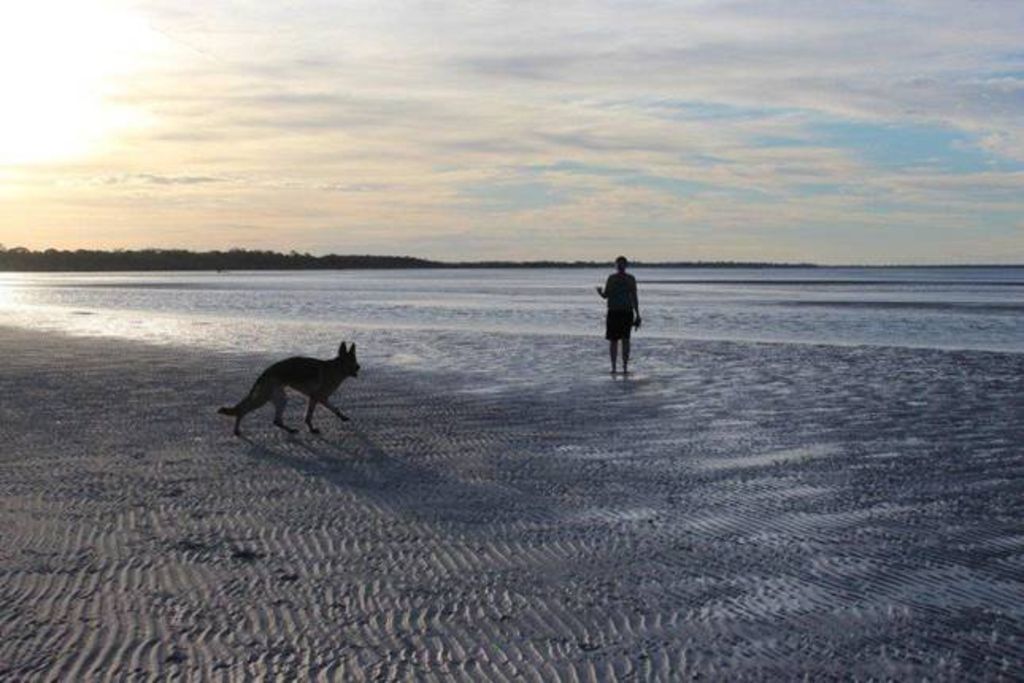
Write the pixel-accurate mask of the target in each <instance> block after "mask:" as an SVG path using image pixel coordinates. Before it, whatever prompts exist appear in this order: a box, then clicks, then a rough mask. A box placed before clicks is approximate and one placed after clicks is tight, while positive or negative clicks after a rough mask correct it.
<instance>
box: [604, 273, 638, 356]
mask: <svg viewBox="0 0 1024 683" xmlns="http://www.w3.org/2000/svg"><path fill="white" fill-rule="evenodd" d="M628 265H629V261H627V260H626V257H625V256H619V257H618V258H616V259H615V272H614V273H612V274H611V275H609V276H608V281H607V282H605V285H604V289H602V288H601V287H597V293H598V294H599V295H600V296H601V298H602V299H607V301H608V316H607V318H606V319H605V334H604V337H605V339H607V340H608V352H609V355H610V356H611V359H612V374H613V375H614V374H615V373H616V371H617V360H618V355H619V354H618V351H619V342H620V341H621V342H622V374H624V375H625V374H628V373H629V336H630V331H631V329H632V328H634V327H635V328H637V329H639V328H640V300H639V299H638V298H637V295H636V278H634V277H633V276H632V275H630V274H629V273H627V272H626V266H628Z"/></svg>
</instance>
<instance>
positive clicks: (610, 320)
mask: <svg viewBox="0 0 1024 683" xmlns="http://www.w3.org/2000/svg"><path fill="white" fill-rule="evenodd" d="M604 329H605V331H604V338H605V339H607V340H609V341H611V340H613V339H629V333H630V332H631V331H632V330H633V311H632V309H630V310H626V311H608V317H607V318H606V319H605V328H604Z"/></svg>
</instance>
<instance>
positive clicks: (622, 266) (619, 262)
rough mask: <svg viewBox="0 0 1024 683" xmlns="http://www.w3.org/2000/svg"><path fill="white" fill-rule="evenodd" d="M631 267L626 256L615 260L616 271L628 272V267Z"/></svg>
mask: <svg viewBox="0 0 1024 683" xmlns="http://www.w3.org/2000/svg"><path fill="white" fill-rule="evenodd" d="M628 265H629V261H627V260H626V257H625V256H619V257H618V258H617V259H615V269H616V270H617V271H619V272H620V273H625V272H626V266H628Z"/></svg>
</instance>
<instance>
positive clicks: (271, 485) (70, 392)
mask: <svg viewBox="0 0 1024 683" xmlns="http://www.w3.org/2000/svg"><path fill="white" fill-rule="evenodd" d="M536 343H537V342H534V344H536ZM564 343H565V344H568V345H573V344H587V343H594V344H600V341H599V340H598V341H594V342H591V341H588V340H568V341H565V342H564ZM658 344H660V345H661V346H660V347H657V346H656V345H654V344H651V345H649V346H648V349H647V351H648V352H649V353H652V354H654V353H671V354H676V356H678V358H679V359H680V361H679V362H678V364H677V366H676V367H675V369H674V370H671V371H670V370H668V369H665V368H667V367H669V365H667V364H665V363H663V364H662V365H660V366H659V367H661V368H662V370H660V371H659V372H658V373H657V374H651V375H644V374H639V375H637V376H636V377H635V378H633V379H629V380H612V379H610V378H607V377H604V376H602V375H600V373H595V375H594V376H593V377H587V378H581V379H580V380H579V381H571V382H568V383H567V384H564V385H563V386H555V387H543V390H540V388H538V387H531V386H513V385H509V386H498V387H488V386H487V385H486V384H483V383H482V384H481V385H480V386H479V387H474V386H466V384H465V382H461V381H460V382H456V381H455V380H453V379H451V378H450V377H448V376H446V375H430V374H426V373H423V372H419V371H413V370H409V369H402V368H401V367H399V366H390V367H375V366H373V365H372V363H367V362H365V361H364V363H363V365H364V372H363V374H362V376H361V377H360V378H358V379H357V380H353V381H350V382H347V383H346V384H344V385H343V386H342V388H341V390H340V391H339V393H338V399H339V400H338V403H339V404H340V405H341V406H342V408H343V409H344V410H345V411H346V412H347V413H348V414H349V415H350V416H351V417H352V418H353V419H352V421H351V422H349V423H347V424H344V425H342V424H339V423H337V422H336V421H334V418H333V417H332V416H330V415H328V414H326V413H324V414H322V415H321V416H320V418H319V422H320V426H321V427H322V428H324V434H323V436H322V437H314V436H311V435H309V434H300V435H298V436H295V437H289V436H287V435H285V434H283V433H281V432H279V431H277V430H274V429H273V428H272V427H271V426H270V424H269V415H267V414H266V413H260V414H254V415H253V416H250V418H249V419H248V420H247V421H246V423H245V427H246V428H247V436H246V438H245V439H244V440H238V439H234V438H232V437H231V436H230V426H231V422H230V420H227V419H225V418H223V417H220V416H218V415H216V414H215V413H214V410H215V408H216V407H217V406H219V405H221V404H224V403H228V402H231V401H234V400H236V399H237V398H238V397H240V396H241V394H242V393H244V391H246V390H247V389H248V387H249V384H250V382H251V381H252V380H253V378H254V377H255V375H256V374H257V373H258V372H259V370H260V369H261V368H262V366H263V365H265V364H266V363H267V362H268V361H269V360H272V358H270V357H257V356H243V355H227V354H217V353H214V352H210V351H189V350H175V349H173V348H166V347H164V348H161V347H155V346H146V345H142V344H135V343H128V342H118V341H108V340H87V339H74V338H66V337H59V336H50V337H44V336H42V335H39V334H36V333H30V332H25V331H17V330H11V329H4V330H0V353H2V357H3V359H4V360H3V365H2V366H0V419H2V422H0V437H2V441H3V444H4V446H3V448H2V449H0V679H4V680H8V679H9V680H37V679H39V680H86V679H88V680H104V679H111V680H122V679H125V678H132V677H139V678H142V679H146V678H154V677H167V676H173V675H176V674H181V675H184V676H187V677H188V678H190V679H200V678H202V679H207V680H211V679H212V680H218V679H220V680H236V679H245V678H249V677H251V678H262V677H266V676H280V677H281V678H288V679H307V678H309V679H316V680H335V679H339V678H345V679H353V680H359V679H363V678H367V679H369V678H373V679H378V678H384V679H417V680H451V679H454V680H481V679H488V680H521V679H526V680H574V681H575V680H625V679H630V678H632V679H641V680H644V679H662V680H678V679H688V678H690V677H697V676H699V677H701V678H703V679H708V678H710V679H725V680H744V679H746V680H759V679H797V678H800V677H802V676H805V675H807V676H809V677H810V678H812V679H822V678H825V679H828V678H839V677H842V678H847V677H850V678H853V677H857V678H861V679H868V678H875V679H884V678H890V677H891V678H897V679H903V678H910V679H920V678H930V679H933V680H943V679H945V680H965V679H980V680H1000V679H1005V680H1011V679H1014V678H1017V677H1019V676H1020V675H1021V671H1022V660H1024V597H1022V595H1024V592H1022V591H1021V581H1022V579H1024V532H1022V528H1024V527H1022V522H1024V514H1022V512H1024V452H1022V449H1024V447H1022V445H1021V444H1022V443H1024V428H1022V424H1024V420H1022V416H1024V355H1019V354H997V353H980V352H944V351H927V350H900V349H884V348H874V349H866V348H838V347H828V346H806V345H805V346H797V345H783V344H779V345H764V344H729V343H717V342H674V341H673V342H668V341H663V342H658ZM673 345H674V346H673ZM669 346H672V348H668V347H669ZM641 348H642V347H641ZM330 350H331V349H323V350H322V352H323V353H325V354H326V353H327V352H329V351H330ZM314 351H315V350H311V353H313V352H314ZM676 356H672V357H676ZM602 362H603V359H602V357H601V356H600V355H597V356H596V359H595V365H596V366H597V367H601V363H602ZM638 363H639V361H638ZM639 367H640V369H641V370H642V365H640V366H639ZM485 370H486V368H482V369H480V375H481V376H483V375H485V374H486V372H485ZM669 388H670V389H671V390H668V389H669ZM293 408H294V412H293V413H292V414H291V420H292V421H293V422H295V423H298V422H299V418H300V414H299V410H300V406H299V402H298V401H296V402H295V405H294V406H293ZM268 410H269V409H268Z"/></svg>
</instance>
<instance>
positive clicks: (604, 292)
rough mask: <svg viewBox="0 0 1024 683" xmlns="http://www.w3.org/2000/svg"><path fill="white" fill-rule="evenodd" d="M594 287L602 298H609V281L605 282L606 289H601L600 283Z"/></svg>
mask: <svg viewBox="0 0 1024 683" xmlns="http://www.w3.org/2000/svg"><path fill="white" fill-rule="evenodd" d="M609 279H611V278H609ZM594 289H596V290H597V294H598V296H600V297H601V298H602V299H607V298H608V283H607V282H605V283H604V289H601V286H600V285H598V286H597V287H594Z"/></svg>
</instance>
